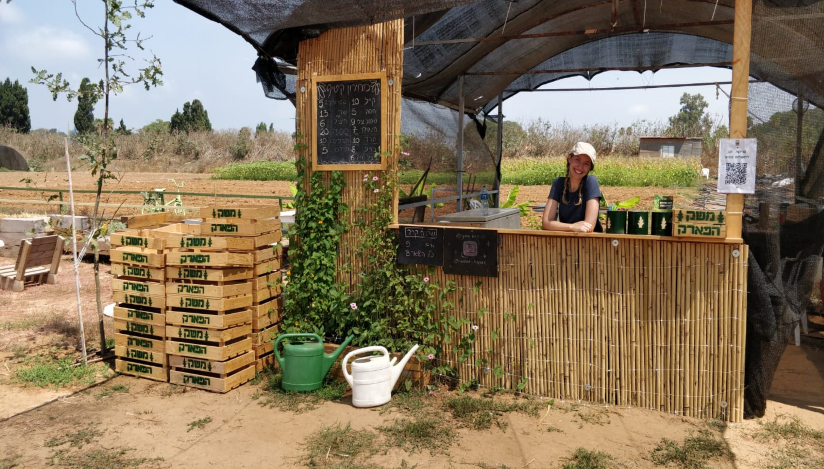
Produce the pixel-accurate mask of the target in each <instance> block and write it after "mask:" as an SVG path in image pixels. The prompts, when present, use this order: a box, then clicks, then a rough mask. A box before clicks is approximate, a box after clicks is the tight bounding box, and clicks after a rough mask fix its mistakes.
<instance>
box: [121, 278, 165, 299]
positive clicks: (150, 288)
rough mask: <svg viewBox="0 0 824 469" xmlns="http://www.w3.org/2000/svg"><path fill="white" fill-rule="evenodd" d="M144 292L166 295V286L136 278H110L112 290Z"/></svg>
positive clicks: (153, 294)
mask: <svg viewBox="0 0 824 469" xmlns="http://www.w3.org/2000/svg"><path fill="white" fill-rule="evenodd" d="M116 291H122V292H127V293H144V294H147V295H152V296H164V295H166V286H165V285H164V284H162V283H158V282H140V281H136V280H124V279H119V278H115V279H112V292H116Z"/></svg>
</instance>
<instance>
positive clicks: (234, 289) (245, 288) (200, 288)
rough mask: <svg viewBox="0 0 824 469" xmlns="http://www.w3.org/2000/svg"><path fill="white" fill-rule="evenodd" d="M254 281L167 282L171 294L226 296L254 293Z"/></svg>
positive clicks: (200, 296) (198, 296)
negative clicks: (219, 283) (221, 282)
mask: <svg viewBox="0 0 824 469" xmlns="http://www.w3.org/2000/svg"><path fill="white" fill-rule="evenodd" d="M253 285H254V283H253V282H248V281H247V282H240V283H224V284H221V285H211V284H205V283H178V282H168V283H166V290H167V291H168V292H169V294H172V295H173V294H180V295H186V296H191V297H195V298H205V297H208V298H226V297H230V296H239V295H248V294H251V293H252V289H253Z"/></svg>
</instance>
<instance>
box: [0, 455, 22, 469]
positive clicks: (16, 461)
mask: <svg viewBox="0 0 824 469" xmlns="http://www.w3.org/2000/svg"><path fill="white" fill-rule="evenodd" d="M21 458H22V456H21V455H19V454H17V453H14V454H8V455H5V456H2V457H0V469H12V468H13V467H20V459H21Z"/></svg>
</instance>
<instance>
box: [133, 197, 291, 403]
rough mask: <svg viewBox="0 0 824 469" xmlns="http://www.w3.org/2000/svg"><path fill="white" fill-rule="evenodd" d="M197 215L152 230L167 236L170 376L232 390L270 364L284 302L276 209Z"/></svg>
mask: <svg viewBox="0 0 824 469" xmlns="http://www.w3.org/2000/svg"><path fill="white" fill-rule="evenodd" d="M200 213H201V216H203V217H204V218H202V219H200V220H190V221H189V222H188V223H178V224H174V225H170V226H166V227H163V228H159V229H157V230H153V231H152V233H153V234H154V235H156V236H158V237H162V238H163V240H164V241H165V250H164V252H165V260H166V268H165V279H166V283H165V313H166V314H165V334H164V335H165V347H164V349H165V351H166V362H167V363H168V380H169V381H170V382H172V383H175V384H181V385H185V386H193V387H198V388H202V389H207V390H210V391H217V392H227V391H229V390H231V389H233V388H235V387H237V386H239V385H241V384H243V383H245V382H247V381H249V380H250V379H252V378H253V377H254V375H255V371H256V370H262V369H263V367H264V366H265V364H266V363H271V362H272V348H271V343H269V341H270V340H271V339H272V338H273V335H274V333H276V332H277V327H278V324H279V321H280V310H281V305H282V300H281V298H280V293H281V289H280V263H281V253H282V250H281V248H280V245H279V241H280V240H281V228H280V221H279V220H278V218H277V217H278V216H279V209H278V208H277V206H252V207H204V208H201V211H200ZM267 345H268V348H267ZM126 372H127V373H128V371H126ZM131 374H137V373H131Z"/></svg>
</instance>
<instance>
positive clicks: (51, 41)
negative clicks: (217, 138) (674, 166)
mask: <svg viewBox="0 0 824 469" xmlns="http://www.w3.org/2000/svg"><path fill="white" fill-rule="evenodd" d="M155 3H156V6H155V8H153V9H150V10H148V12H147V14H146V18H145V19H140V18H137V19H135V20H134V21H133V22H132V25H133V26H132V31H135V32H140V33H141V36H142V37H148V36H151V40H149V41H147V42H146V47H147V49H151V51H152V52H153V53H154V54H155V55H157V56H158V57H159V58H160V59H161V61H162V64H163V66H162V69H163V73H164V77H163V81H164V85H163V86H162V87H158V88H156V89H152V90H151V91H148V92H147V91H145V90H144V89H143V88H142V87H139V86H138V85H135V86H131V87H128V88H127V89H126V90H125V91H124V93H122V94H120V95H118V96H116V97H114V99H113V104H112V106H111V111H110V115H111V116H112V117H113V118H114V120H115V122H118V121H119V120H120V119H121V118H122V119H123V120H124V122H125V124H126V125H127V126H128V127H130V128H140V127H142V126H144V125H146V124H148V123H150V122H152V121H154V120H156V119H164V120H169V118H170V117H171V115H172V114H173V113H174V112H175V110H176V109H182V107H183V103H184V102H187V101H192V100H194V99H199V100H200V101H201V102H202V103H203V105H204V107H205V108H206V110H207V111H208V112H209V119H210V120H211V122H212V127H213V128H215V129H239V128H241V127H243V126H249V127H254V126H256V125H257V124H258V123H259V122H266V123H273V124H274V127H275V128H277V129H280V130H284V131H288V132H291V131H293V130H294V107H293V106H292V105H291V104H290V103H289V102H288V101H276V100H272V99H268V98H266V97H265V96H264V95H263V92H262V90H261V87H260V84H258V83H257V82H256V81H255V74H254V72H253V71H252V70H251V67H252V64H253V63H254V60H255V58H256V54H255V51H254V49H253V48H252V47H251V46H250V45H249V44H247V43H246V42H245V41H244V40H243V39H241V38H240V36H237V35H235V34H234V33H232V32H231V31H229V30H228V29H226V28H224V27H222V26H220V25H218V24H216V23H213V22H212V21H209V20H207V19H205V18H203V17H201V16H199V15H197V14H195V13H193V12H191V11H190V10H188V9H186V8H183V7H181V6H180V5H177V4H176V3H173V2H172V1H171V0H157V1H156V2H155ZM78 4H79V6H78V8H79V12H80V15H81V17H82V18H83V19H84V20H85V21H86V23H87V24H89V25H95V26H96V25H97V24H99V23H98V22H97V21H96V20H97V19H98V18H99V17H100V16H101V15H100V2H99V1H97V0H78ZM100 41H101V40H100V39H99V38H98V37H97V36H95V35H93V34H92V33H91V32H90V31H89V30H87V29H86V28H85V27H83V25H81V24H80V22H79V21H78V20H77V18H76V17H75V13H74V6H73V4H72V2H71V1H70V0H13V1H12V2H11V3H8V4H7V3H6V2H5V1H0V80H5V78H6V77H9V78H11V80H12V81H14V80H19V81H20V83H21V84H23V85H24V86H26V88H27V89H28V94H29V109H30V114H31V120H32V128H41V127H42V128H56V129H59V130H62V131H65V130H66V129H68V128H72V127H73V124H72V120H73V117H74V112H75V111H76V109H77V104H76V102H71V103H69V102H67V101H66V99H65V98H62V97H61V98H58V100H57V101H56V102H55V101H53V100H52V97H51V94H50V93H49V92H48V90H47V89H46V88H45V86H42V85H35V84H33V83H28V81H29V80H30V79H31V78H32V73H31V67H35V68H36V69H38V70H42V69H47V70H49V71H50V72H54V73H57V72H62V73H63V75H64V77H65V78H67V79H68V80H69V81H70V83H72V85H73V86H74V87H76V86H77V85H79V83H80V80H81V79H82V78H83V77H89V78H91V79H92V80H93V81H97V80H99V79H100V78H101V77H102V76H103V75H102V71H101V70H100V69H98V68H97V58H98V57H100V56H101V50H102V45H101V43H100ZM134 58H135V59H136V61H135V62H132V63H131V64H129V65H130V66H132V68H131V70H137V67H138V66H142V58H144V56H142V55H139V54H137V52H135V55H134ZM730 79H731V72H730V71H729V70H723V69H712V68H699V69H678V70H663V71H660V72H658V73H655V74H653V73H651V72H646V73H644V74H639V73H636V72H607V73H602V74H600V75H598V76H596V77H595V78H594V79H593V80H592V81H587V80H585V79H583V78H571V79H567V80H561V81H559V82H556V83H554V84H551V85H548V87H556V88H588V87H611V86H640V85H651V84H658V85H661V84H672V83H676V84H677V83H690V82H716V81H730ZM723 88H724V89H725V90H726V91H727V92H729V89H730V86H729V85H724V86H723ZM684 92H688V93H701V94H703V95H704V97H705V99H706V100H707V102H708V103H709V104H710V107H709V112H710V113H711V114H713V115H717V116H719V117H721V118H723V119H726V118H727V106H728V101H727V99H726V98H725V97H724V96H723V94H722V95H721V99H716V98H715V87H714V86H709V87H690V88H670V89H651V90H633V91H610V92H606V91H592V92H571V93H545V92H539V93H521V94H520V95H518V96H515V97H513V98H510V99H508V100H507V101H505V102H504V114H505V115H506V117H507V119H511V120H516V121H521V122H528V121H530V120H534V119H537V118H539V117H541V118H543V119H544V120H548V121H550V122H561V121H567V122H569V123H570V124H572V125H575V126H580V125H587V124H589V125H591V124H612V123H617V124H618V125H620V126H627V125H629V124H631V123H632V122H634V121H636V120H639V119H646V120H649V121H657V120H665V119H666V118H667V117H669V116H671V115H673V114H675V113H676V112H677V111H678V109H679V107H680V105H679V102H678V100H679V98H680V97H681V95H682V94H683V93H684ZM95 115H96V116H97V117H101V116H102V115H103V109H102V104H98V105H97V107H96V109H95Z"/></svg>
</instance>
